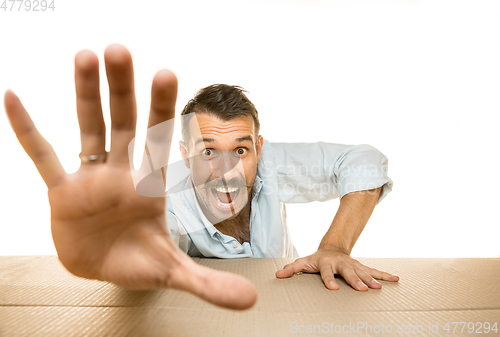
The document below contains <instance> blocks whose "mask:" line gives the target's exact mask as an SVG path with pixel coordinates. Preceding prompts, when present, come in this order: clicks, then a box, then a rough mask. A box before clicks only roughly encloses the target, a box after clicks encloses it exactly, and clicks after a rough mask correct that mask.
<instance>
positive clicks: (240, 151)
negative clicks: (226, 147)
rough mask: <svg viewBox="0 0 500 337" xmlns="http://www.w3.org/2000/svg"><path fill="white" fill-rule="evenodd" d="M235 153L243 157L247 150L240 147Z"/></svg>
mask: <svg viewBox="0 0 500 337" xmlns="http://www.w3.org/2000/svg"><path fill="white" fill-rule="evenodd" d="M236 153H237V154H238V155H240V156H242V155H244V154H245V153H247V149H246V148H244V147H240V148H238V149H237V150H236Z"/></svg>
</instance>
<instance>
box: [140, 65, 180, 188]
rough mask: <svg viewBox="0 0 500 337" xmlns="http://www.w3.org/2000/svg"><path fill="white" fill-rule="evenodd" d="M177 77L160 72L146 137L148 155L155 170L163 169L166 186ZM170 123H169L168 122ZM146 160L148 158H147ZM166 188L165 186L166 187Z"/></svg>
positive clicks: (170, 73)
mask: <svg viewBox="0 0 500 337" xmlns="http://www.w3.org/2000/svg"><path fill="white" fill-rule="evenodd" d="M176 99H177V77H176V76H175V75H174V73H172V72H171V71H168V70H161V71H159V72H158V73H157V74H156V76H155V78H154V79H153V85H152V87H151V111H150V114H149V122H148V132H147V135H146V149H145V151H146V154H148V155H150V158H148V160H150V164H151V165H152V166H153V170H157V169H158V168H162V175H163V181H164V185H165V184H166V169H165V168H166V166H167V165H168V157H169V154H170V145H171V142H172V135H173V130H174V117H175V102H176ZM167 121H168V122H167ZM145 159H146V158H145ZM164 187H165V186H164Z"/></svg>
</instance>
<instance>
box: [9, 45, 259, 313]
mask: <svg viewBox="0 0 500 337" xmlns="http://www.w3.org/2000/svg"><path fill="white" fill-rule="evenodd" d="M104 57H105V65H106V74H107V78H108V83H109V91H110V110H111V121H112V123H111V147H110V152H109V153H108V154H107V156H106V157H104V156H103V157H102V158H103V160H99V161H97V162H91V163H86V162H83V163H82V165H81V167H80V169H79V170H78V171H77V172H76V173H74V174H66V172H65V171H64V169H63V168H62V166H61V164H60V162H59V160H58V158H57V156H56V154H55V153H54V151H53V150H52V147H51V146H50V144H48V142H47V141H46V140H45V139H44V138H43V137H42V136H41V135H40V134H39V133H38V131H37V130H36V128H35V126H34V125H33V122H32V121H31V119H30V117H29V115H28V113H27V112H26V110H25V109H24V107H23V106H22V104H21V102H20V101H19V99H18V98H17V96H16V95H15V94H14V93H13V92H12V91H7V92H6V94H5V108H6V111H7V115H8V117H9V120H10V122H11V125H12V128H13V130H14V132H15V133H16V136H17V138H18V139H19V141H20V143H21V145H22V146H23V147H24V149H25V150H26V152H27V153H28V155H29V156H30V157H31V159H32V160H33V162H34V163H35V165H36V167H37V169H38V171H39V172H40V175H41V176H42V178H43V179H44V181H45V183H46V184H47V187H48V189H49V191H48V195H49V202H50V207H51V226H52V236H53V239H54V244H55V247H56V249H57V253H58V256H59V259H60V260H61V262H62V263H63V265H64V266H65V267H66V268H67V269H68V270H69V271H70V272H72V273H73V274H75V275H77V276H81V277H85V278H90V279H99V280H104V281H109V282H113V283H115V284H117V285H119V286H123V287H125V288H128V289H135V290H144V289H156V288H174V289H180V290H185V291H189V292H191V293H193V294H195V295H197V296H199V297H201V298H203V299H205V300H207V301H209V302H212V303H214V304H217V305H220V306H223V307H228V308H233V309H245V308H248V307H250V306H252V305H253V304H254V303H255V301H256V298H257V293H256V290H255V288H254V287H253V285H252V284H251V283H250V282H249V281H248V280H246V279H245V278H243V277H241V276H238V275H235V274H231V273H227V272H220V271H216V270H212V269H209V268H206V267H203V266H200V265H198V264H196V263H195V262H194V261H193V260H192V259H191V258H189V257H188V256H187V255H186V254H185V253H183V252H182V251H181V250H180V249H179V248H178V247H177V245H176V244H175V242H174V241H173V239H172V238H171V237H170V235H169V231H168V228H167V223H166V218H165V198H164V197H145V196H141V195H139V194H138V193H137V192H136V190H135V188H134V183H133V180H132V173H131V170H130V166H129V154H128V145H129V143H130V141H131V140H132V139H133V138H134V137H135V128H136V102H135V93H134V75H133V66H132V57H131V55H130V53H129V52H128V51H127V50H126V49H125V48H124V47H122V46H119V45H112V46H109V47H108V48H107V49H106V51H105V55H104ZM75 84H76V94H77V111H78V120H79V124H80V131H81V141H82V152H81V153H82V155H83V156H82V157H85V156H88V155H98V154H104V153H105V125H104V121H103V115H102V107H101V99H100V89H99V64H98V59H97V56H96V55H95V54H94V53H92V52H90V51H81V52H80V53H78V54H77V56H76V58H75ZM176 97H177V79H176V77H175V75H174V74H173V73H171V72H169V71H166V70H162V71H160V72H158V73H157V74H156V76H155V78H154V80H153V85H152V93H151V112H150V116H149V127H152V126H154V125H158V124H159V123H162V122H164V121H166V120H169V119H171V118H174V114H175V113H174V111H175V101H176ZM169 142H170V139H168V143H169Z"/></svg>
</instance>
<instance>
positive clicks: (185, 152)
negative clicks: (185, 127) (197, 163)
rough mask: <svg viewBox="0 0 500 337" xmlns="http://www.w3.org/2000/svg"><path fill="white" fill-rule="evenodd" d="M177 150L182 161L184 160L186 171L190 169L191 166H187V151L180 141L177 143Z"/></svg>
mask: <svg viewBox="0 0 500 337" xmlns="http://www.w3.org/2000/svg"><path fill="white" fill-rule="evenodd" d="M179 150H181V155H182V159H184V164H185V165H186V167H187V168H188V169H191V166H190V165H189V159H188V151H187V148H186V145H185V144H184V142H183V141H182V140H181V141H179Z"/></svg>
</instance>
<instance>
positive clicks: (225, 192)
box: [180, 113, 263, 224]
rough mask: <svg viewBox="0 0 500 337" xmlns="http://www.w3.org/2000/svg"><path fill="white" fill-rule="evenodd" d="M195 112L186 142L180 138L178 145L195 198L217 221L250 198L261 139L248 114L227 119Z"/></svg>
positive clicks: (232, 214) (234, 212)
mask: <svg viewBox="0 0 500 337" xmlns="http://www.w3.org/2000/svg"><path fill="white" fill-rule="evenodd" d="M195 116H196V118H194V117H192V118H191V120H190V122H189V130H190V132H191V136H190V139H189V140H187V142H188V144H184V142H182V141H181V142H180V148H181V153H182V157H183V158H184V160H185V163H186V166H187V167H188V168H189V169H190V170H191V179H192V181H193V184H194V186H195V192H196V196H197V198H198V202H199V204H200V206H201V208H202V210H203V212H204V214H205V216H207V218H208V219H209V220H210V221H211V222H212V223H213V224H216V223H219V222H221V221H224V220H228V219H233V218H235V217H236V216H237V215H238V214H239V213H240V212H241V210H242V209H243V208H244V207H245V205H246V204H247V202H248V201H249V200H250V195H251V192H252V186H253V183H254V181H255V176H256V174H257V163H258V161H259V158H260V153H261V149H262V144H263V139H262V136H258V137H257V136H256V135H255V125H254V120H253V118H252V117H251V116H241V117H237V118H234V119H231V120H229V121H223V120H221V119H219V118H217V117H214V116H211V115H209V114H206V113H196V114H195Z"/></svg>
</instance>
